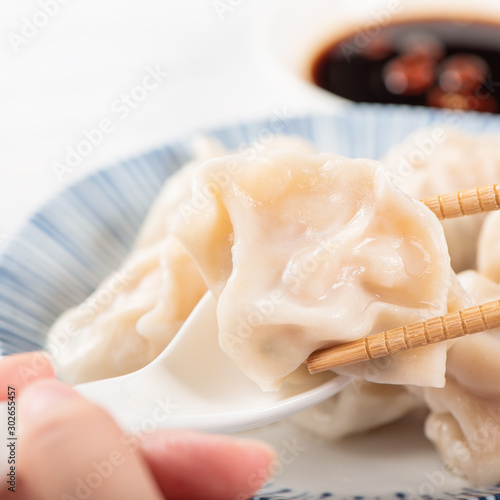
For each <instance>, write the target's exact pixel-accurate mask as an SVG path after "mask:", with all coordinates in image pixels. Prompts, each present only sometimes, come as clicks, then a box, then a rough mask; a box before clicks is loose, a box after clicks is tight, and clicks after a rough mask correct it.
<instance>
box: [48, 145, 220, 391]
mask: <svg viewBox="0 0 500 500" xmlns="http://www.w3.org/2000/svg"><path fill="white" fill-rule="evenodd" d="M194 150H195V156H196V158H195V160H193V161H192V162H190V163H188V164H186V165H185V166H184V167H183V168H181V169H180V170H179V171H178V172H177V173H175V174H174V175H173V176H172V177H171V178H170V179H169V180H168V181H167V182H166V183H165V186H164V187H163V189H162V191H161V192H160V194H159V196H158V198H157V199H156V201H155V203H154V204H153V206H152V208H151V210H150V212H149V214H148V216H147V217H146V220H145V222H144V224H143V227H142V229H141V232H140V234H139V235H138V237H137V240H136V242H135V246H134V248H133V250H132V252H131V254H130V255H129V257H128V258H127V259H126V261H125V262H124V263H123V265H122V267H121V268H120V269H118V270H117V271H116V272H115V273H113V274H112V275H111V276H110V277H108V278H107V279H106V280H104V282H103V283H102V284H101V285H100V286H99V287H98V288H97V290H96V291H95V292H94V293H93V294H92V295H91V296H90V297H89V298H88V299H87V300H85V302H84V303H82V304H80V305H79V306H77V307H75V308H73V309H70V310H69V311H66V312H65V313H64V314H63V315H62V316H61V317H60V318H59V319H58V320H57V321H56V322H55V324H54V325H53V326H52V328H51V330H50V331H49V334H48V337H47V342H46V345H47V349H48V350H49V352H51V353H52V355H53V357H54V360H55V365H56V369H57V371H58V374H59V376H60V377H61V378H63V379H64V380H66V381H68V382H71V383H83V382H89V381H92V380H98V379H102V378H108V377H115V376H118V375H124V374H126V373H130V372H132V371H135V370H138V369H139V368H142V367H143V366H145V365H146V364H148V363H149V362H151V361H152V360H153V359H154V358H155V357H156V356H158V354H160V353H161V352H162V350H163V349H164V348H165V347H166V346H167V345H168V343H169V342H170V341H171V340H172V338H173V337H174V335H175V334H176V333H177V331H178V329H179V328H180V326H181V325H182V323H183V322H184V320H185V319H186V318H187V317H188V316H189V313H190V312H191V311H192V309H193V308H194V306H195V305H196V303H197V302H198V301H199V300H200V298H201V297H202V296H203V294H204V293H205V292H206V290H207V287H206V285H205V283H204V281H203V279H202V278H201V275H200V273H199V271H198V269H197V268H196V266H195V264H194V262H193V261H192V259H191V258H190V257H189V255H188V254H187V253H186V251H185V249H184V247H183V246H181V245H180V244H179V242H178V241H177V240H176V239H175V238H173V237H172V236H170V235H169V234H168V231H169V227H170V225H171V222H172V220H173V217H174V215H173V214H175V213H176V209H177V207H178V206H179V205H180V204H182V203H183V202H185V201H187V200H188V199H189V197H190V195H191V189H190V181H191V177H192V173H193V170H194V169H195V168H196V166H197V165H198V164H199V163H200V162H203V161H204V160H206V159H207V158H211V157H213V155H217V154H222V153H223V152H224V149H223V148H222V146H220V145H219V144H218V143H216V142H215V141H209V140H206V139H198V140H197V141H195V143H194Z"/></svg>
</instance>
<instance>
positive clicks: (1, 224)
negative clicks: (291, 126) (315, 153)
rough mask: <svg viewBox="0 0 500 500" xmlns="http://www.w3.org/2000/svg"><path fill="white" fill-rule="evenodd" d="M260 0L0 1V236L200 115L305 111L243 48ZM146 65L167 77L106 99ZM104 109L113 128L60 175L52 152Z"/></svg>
mask: <svg viewBox="0 0 500 500" xmlns="http://www.w3.org/2000/svg"><path fill="white" fill-rule="evenodd" d="M270 3H272V2H271V0H265V1H261V0H239V1H238V0H223V1H221V2H214V1H212V0H105V1H103V0H3V2H2V16H1V19H0V37H1V42H0V68H1V69H0V74H1V76H0V242H1V240H3V241H5V240H6V239H8V237H9V236H10V235H12V234H13V233H14V232H15V231H16V229H17V228H18V227H19V225H20V224H22V222H23V221H24V220H25V218H26V217H28V216H29V214H30V213H32V212H33V211H34V210H36V208H37V207H38V206H39V205H40V204H41V203H43V202H44V201H45V200H46V199H47V198H48V197H49V196H51V195H53V193H54V192H56V191H57V190H59V189H61V188H63V187H64V186H65V185H67V184H68V183H71V182H74V181H75V180H76V179H78V178H79V177H81V176H82V175H85V174H87V173H88V172H89V171H91V170H92V169H94V168H97V167H100V166H105V165H106V164H109V163H111V162H114V161H116V160H119V159H122V158H126V157H127V156H130V155H133V154H137V153H140V152H142V151H145V150H147V149H149V148H151V147H154V146H157V145H159V144H162V143H164V142H166V141H168V140H170V139H172V138H176V137H180V136H183V135H185V134H187V133H191V132H193V131H194V130H197V129H200V128H204V127H207V126H212V125H224V124H231V123H233V122H239V121H244V120H246V119H251V118H255V117H262V116H270V115H271V114H272V113H273V110H274V109H276V108H278V109H284V107H285V106H287V112H293V111H296V112H300V111H304V110H307V103H303V102H302V103H301V102H299V100H298V99H290V98H289V97H287V96H285V95H283V92H281V90H280V88H279V86H278V85H277V84H276V82H274V81H272V79H270V78H269V77H268V75H266V74H264V72H263V71H262V69H259V65H258V64H257V63H256V58H255V57H254V54H252V49H251V46H252V40H253V38H254V35H255V33H254V26H256V25H257V26H258V24H259V16H262V15H263V13H265V11H266V9H267V8H268V6H269V4H270ZM49 4H50V5H49ZM42 5H45V8H42ZM44 11H45V12H49V13H50V16H49V15H47V14H45V13H44ZM37 24H38V26H37ZM148 67H149V68H155V67H158V68H160V70H161V71H162V72H168V76H166V77H164V78H163V79H162V81H161V82H160V83H159V84H158V85H157V86H156V88H155V89H152V90H149V91H147V95H146V97H144V96H143V94H141V92H140V91H136V92H139V93H137V94H136V95H137V96H138V97H140V98H141V99H142V101H141V102H139V103H134V101H132V102H133V104H135V107H134V108H133V109H132V108H131V107H130V106H129V105H127V104H117V102H125V101H123V94H125V95H127V94H130V93H131V91H133V89H134V88H135V87H136V86H138V85H141V82H142V81H143V79H144V77H145V76H146V75H147V71H148V70H147V68H148ZM147 83H148V84H149V86H151V83H152V80H151V79H149V80H148V81H147ZM129 102H130V101H129ZM124 106H126V108H124ZM127 108H128V111H129V112H127ZM125 115H126V116H125ZM103 118H108V119H109V120H111V122H112V123H113V127H112V129H113V130H112V131H111V132H109V133H106V134H104V136H103V140H102V142H101V143H100V144H99V145H98V146H94V147H93V148H92V151H91V152H90V153H89V154H88V155H87V156H86V157H85V158H83V159H82V161H81V162H80V163H79V164H78V165H77V166H75V167H74V168H73V169H72V171H71V172H70V173H66V174H64V175H62V173H61V171H60V170H59V169H56V168H55V163H56V162H59V163H62V164H66V161H65V158H66V155H67V153H68V148H73V149H75V148H76V146H77V145H78V143H79V142H80V141H81V140H82V139H84V133H85V130H87V131H90V130H92V129H94V128H96V127H98V126H99V123H100V121H101V120H102V119H103ZM58 173H59V175H57V174H58Z"/></svg>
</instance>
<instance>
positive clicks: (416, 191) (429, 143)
mask: <svg viewBox="0 0 500 500" xmlns="http://www.w3.org/2000/svg"><path fill="white" fill-rule="evenodd" d="M498 141H499V137H498V135H493V134H482V135H477V134H471V133H466V132H462V131H459V130H454V129H452V128H446V127H439V126H436V127H434V128H429V129H422V130H419V131H417V132H414V133H413V134H411V135H410V136H409V137H408V138H407V139H406V140H405V141H404V142H403V143H402V144H399V145H397V146H395V147H394V148H393V149H392V150H390V151H389V152H388V153H387V154H386V155H385V157H384V158H383V159H382V162H383V163H384V164H386V165H387V166H388V167H389V168H390V170H391V171H392V172H393V173H394V175H395V178H396V181H397V184H398V185H399V186H400V187H401V189H403V190H404V191H405V192H407V193H409V194H410V195H411V196H413V197H415V198H417V199H422V198H427V197H430V196H437V195H440V194H445V193H449V192H453V191H459V190H462V189H469V188H475V187H479V186H483V185H486V184H493V183H497V182H499V179H500V148H498ZM483 218H484V216H483V215H475V216H474V217H461V218H457V219H449V220H445V221H443V222H442V224H443V228H444V231H445V235H446V239H447V241H448V247H449V251H450V255H451V264H452V267H453V269H454V270H455V271H457V272H459V271H463V270H465V269H471V268H473V267H475V261H476V241H477V238H478V235H479V231H480V228H481V223H482V220H483Z"/></svg>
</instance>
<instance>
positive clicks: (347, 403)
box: [291, 379, 423, 440]
mask: <svg viewBox="0 0 500 500" xmlns="http://www.w3.org/2000/svg"><path fill="white" fill-rule="evenodd" d="M422 406H423V401H422V399H421V398H419V397H417V396H416V395H414V394H412V393H410V392H408V391H407V390H406V388H405V387H403V386H400V385H388V384H374V383H371V382H366V381H364V380H361V379H360V380H356V381H355V382H353V383H352V384H350V385H349V386H347V387H346V388H345V389H344V390H343V391H341V392H340V393H339V394H336V395H335V396H333V397H332V398H329V399H327V400H326V401H324V402H323V403H320V404H319V405H316V406H314V407H312V408H309V409H308V410H305V411H303V412H300V413H298V414H297V415H294V416H293V417H291V420H292V421H293V422H294V423H295V424H297V425H299V426H300V427H302V428H303V429H306V430H308V431H310V432H312V433H313V434H316V435H318V436H321V437H323V438H326V439H332V440H333V439H341V438H344V437H346V436H349V435H351V434H357V433H360V432H365V431H368V430H371V429H375V428H377V427H380V426H381V425H384V424H388V423H389V422H393V421H395V420H398V419H399V418H401V417H403V416H404V415H406V414H408V413H409V412H410V411H412V410H414V409H416V408H420V407H422Z"/></svg>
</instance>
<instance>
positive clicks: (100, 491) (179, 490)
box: [0, 353, 274, 500]
mask: <svg viewBox="0 0 500 500" xmlns="http://www.w3.org/2000/svg"><path fill="white" fill-rule="evenodd" d="M0 381H1V386H0V391H1V393H0V400H6V399H7V387H8V386H11V387H15V389H16V399H15V401H16V417H17V422H18V429H19V431H20V432H19V433H18V436H19V440H18V441H17V446H16V493H17V495H16V498H17V499H18V500H39V499H40V500H54V499H65V500H74V499H78V500H80V499H87V498H90V499H91V500H101V499H102V500H114V499H120V500H126V499H131V500H132V499H133V500H137V499H147V500H160V499H167V498H168V500H198V499H203V500H226V499H227V500H237V499H244V498H247V497H250V496H251V495H252V494H253V493H254V492H255V491H256V490H258V489H259V488H260V487H261V486H262V484H263V483H264V482H265V481H266V479H267V476H268V473H267V471H268V470H269V466H270V464H271V462H272V460H273V459H274V452H273V451H272V449H271V448H270V447H269V446H268V445H266V444H264V443H260V442H257V441H251V440H238V439H233V438H230V437H227V436H220V435H205V434H200V433H196V432H191V431H177V430H159V431H155V432H152V433H149V434H146V435H142V436H137V437H133V438H131V436H127V435H125V434H124V432H123V431H122V430H121V429H120V428H119V427H118V425H117V424H116V422H114V420H113V419H112V418H111V417H110V416H109V415H108V414H107V413H106V412H105V411H104V410H103V409H102V408H100V407H99V406H97V405H95V404H93V403H91V402H89V401H87V400H86V399H85V398H83V397H82V396H81V395H80V394H79V393H78V392H76V391H75V390H74V389H72V388H71V387H70V386H68V385H66V384H64V383H62V382H59V381H57V380H55V375H54V371H53V369H52V366H51V365H50V362H49V361H48V359H47V358H46V357H45V356H44V355H42V354H41V353H26V354H19V355H13V356H7V357H5V358H3V359H1V360H0ZM2 446H5V444H4V443H2ZM1 467H2V468H3V467H4V464H2V465H1ZM8 486H9V485H8V483H6V482H5V481H2V486H1V490H0V499H4V498H11V497H10V496H8V495H10V494H11V492H9V491H8V489H7V488H8Z"/></svg>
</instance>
